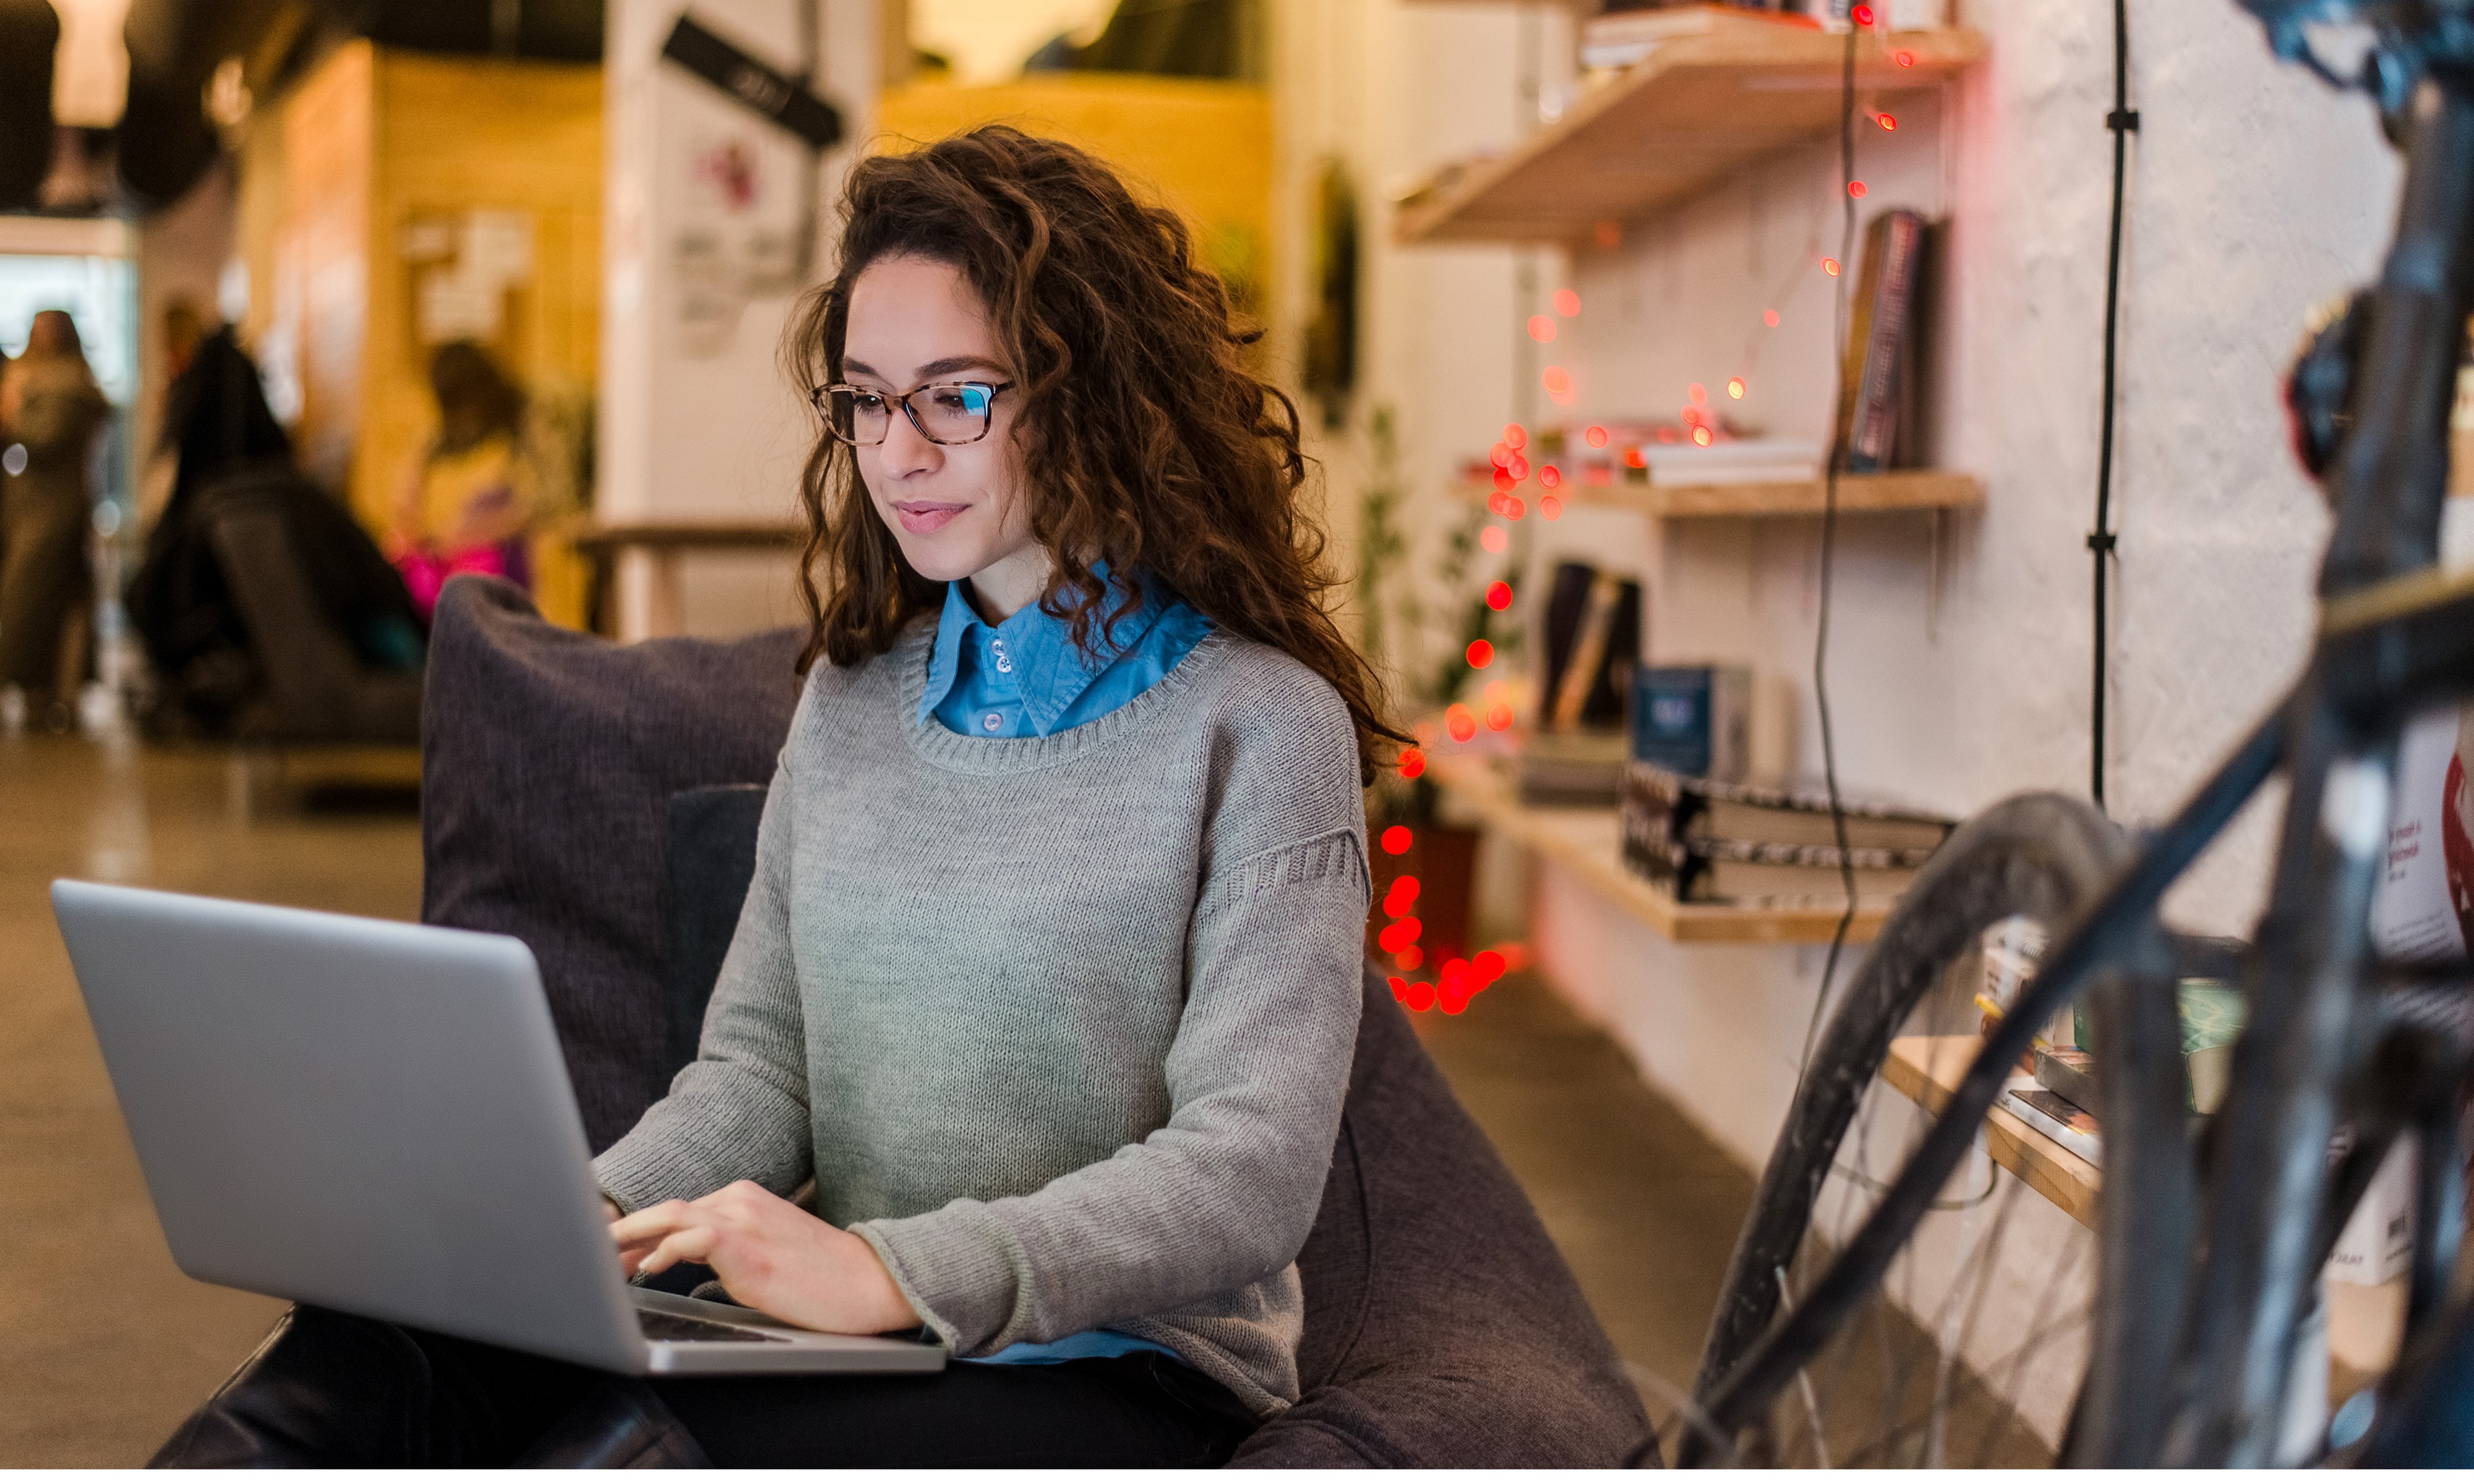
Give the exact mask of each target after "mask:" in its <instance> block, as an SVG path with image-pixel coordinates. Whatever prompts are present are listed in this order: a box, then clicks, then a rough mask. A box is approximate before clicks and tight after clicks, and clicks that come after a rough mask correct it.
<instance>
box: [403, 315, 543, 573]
mask: <svg viewBox="0 0 2474 1484" xmlns="http://www.w3.org/2000/svg"><path fill="white" fill-rule="evenodd" d="M429 389H430V392H431V394H432V395H435V396H436V397H437V399H438V435H437V437H436V438H434V439H433V440H431V442H430V444H429V446H428V447H427V448H426V449H425V450H424V451H423V453H422V455H421V457H420V460H419V462H418V463H417V464H416V465H415V466H414V467H412V468H411V469H410V470H408V471H407V472H406V473H405V476H404V479H403V483H402V485H401V487H400V490H399V491H398V494H397V497H396V508H395V512H394V520H393V528H392V530H391V531H390V532H389V540H388V555H389V557H390V558H391V560H393V561H394V562H395V564H396V569H397V570H398V571H400V572H401V573H402V574H403V580H404V586H407V587H409V588H410V589H411V590H412V600H413V604H414V606H415V607H416V608H418V609H419V610H420V611H421V616H422V619H423V621H424V622H426V621H427V620H428V617H429V614H430V612H431V610H434V609H435V608H436V607H437V606H438V589H440V588H441V587H444V586H447V579H449V577H453V576H455V575H456V574H458V573H462V572H479V573H484V574H487V575H489V576H493V577H504V578H507V579H508V580H510V581H512V582H514V583H515V584H516V585H517V586H521V587H523V588H525V589H526V590H527V591H529V590H530V589H531V587H532V562H531V561H530V558H529V552H528V549H527V546H528V543H527V541H526V534H527V531H528V529H529V528H530V526H531V524H532V522H533V517H534V515H535V514H536V510H537V508H538V505H539V498H538V496H539V491H538V490H537V489H536V488H535V486H536V485H537V483H538V480H537V477H536V472H535V470H534V468H533V461H532V460H531V458H530V457H529V456H528V454H527V450H526V446H525V438H524V394H523V392H522V390H521V389H520V388H519V387H517V386H516V384H515V383H514V382H513V381H512V380H510V379H509V378H508V376H507V374H506V372H504V371H500V370H499V369H498V363H497V362H496V361H494V360H492V359H491V358H490V353H489V352H488V351H487V350H484V349H482V348H481V347H479V346H477V345H474V344H473V343H472V342H471V341H469V340H459V341H456V342H455V343H453V344H452V345H446V346H441V347H438V351H437V353H436V354H434V355H432V356H431V357H430V361H429Z"/></svg>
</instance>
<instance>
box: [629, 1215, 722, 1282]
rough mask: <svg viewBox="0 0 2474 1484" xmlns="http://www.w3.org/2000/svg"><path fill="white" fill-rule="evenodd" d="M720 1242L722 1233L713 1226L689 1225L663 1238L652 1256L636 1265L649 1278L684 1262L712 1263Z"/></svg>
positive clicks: (640, 1272) (639, 1271)
mask: <svg viewBox="0 0 2474 1484" xmlns="http://www.w3.org/2000/svg"><path fill="white" fill-rule="evenodd" d="M719 1244H720V1235H719V1233H716V1232H715V1231H714V1230H713V1229H712V1228H711V1227H688V1228H685V1229H683V1230H681V1231H677V1232H673V1233H670V1234H669V1235H667V1236H666V1237H664V1238H662V1241H661V1244H660V1245H659V1246H657V1247H655V1248H654V1249H653V1252H652V1256H650V1257H646V1258H644V1260H643V1261H642V1262H640V1263H638V1264H637V1265H636V1271H637V1272H638V1273H639V1274H642V1275H643V1276H645V1277H647V1278H649V1277H651V1276H652V1275H653V1274H656V1273H665V1272H667V1271H669V1269H671V1268H672V1267H674V1266H676V1265H678V1264H679V1263H682V1262H703V1263H706V1264H708V1265H710V1263H711V1260H712V1257H713V1250H714V1248H715V1247H716V1246H718V1245H719Z"/></svg>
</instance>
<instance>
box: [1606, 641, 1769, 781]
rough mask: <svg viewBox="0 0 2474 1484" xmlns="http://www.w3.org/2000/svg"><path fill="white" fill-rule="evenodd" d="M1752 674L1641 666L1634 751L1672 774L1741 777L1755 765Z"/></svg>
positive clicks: (1706, 667) (1636, 675)
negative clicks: (1753, 762)
mask: <svg viewBox="0 0 2474 1484" xmlns="http://www.w3.org/2000/svg"><path fill="white" fill-rule="evenodd" d="M1752 753H1753V672H1752V670H1751V669H1750V668H1749V667H1747V666H1744V665H1729V664H1693V665H1652V664H1643V665H1640V666H1638V667H1637V668H1636V669H1635V670H1634V671H1633V680H1632V755H1633V756H1634V757H1636V758H1637V759H1639V760H1640V761H1642V762H1646V763H1655V764H1657V765H1658V766H1659V767H1661V768H1664V769H1666V770H1667V771H1668V772H1670V773H1680V774H1685V775H1687V776H1690V777H1695V778H1728V779H1731V778H1742V777H1744V776H1745V774H1747V773H1748V772H1750V771H1751V769H1752Z"/></svg>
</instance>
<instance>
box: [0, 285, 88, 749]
mask: <svg viewBox="0 0 2474 1484" xmlns="http://www.w3.org/2000/svg"><path fill="white" fill-rule="evenodd" d="M110 418H111V404H110V402H109V401H107V400H105V398H104V395H103V393H102V391H101V390H100V389H99V388H97V387H96V386H95V383H94V372H93V371H91V370H89V369H88V368H87V366H86V364H85V349H84V347H82V346H81V345H80V344H79V341H78V332H77V322H76V321H74V320H71V319H70V318H69V316H68V312H67V311H66V310H61V309H46V310H44V311H42V312H41V313H39V314H37V315H36V316H35V320H34V323H33V325H32V326H31V327H30V328H29V330H28V331H27V335H26V353H25V354H24V355H22V356H20V357H18V358H17V359H16V360H15V361H13V362H11V363H10V365H9V368H8V370H7V371H5V372H0V429H5V430H6V431H5V433H0V444H5V446H4V447H0V692H6V691H8V690H11V689H15V690H16V691H17V692H18V693H19V694H20V695H21V696H22V697H23V703H22V704H24V705H26V706H29V707H30V708H39V710H40V713H41V715H42V716H43V718H44V721H45V724H46V725H47V726H48V727H49V728H50V729H51V730H54V731H66V730H69V728H70V726H71V725H72V723H73V720H74V718H75V715H76V711H75V707H74V702H75V700H76V697H77V690H78V686H79V685H80V683H81V682H84V681H85V655H84V653H83V646H82V645H77V644H75V643H74V642H72V640H71V638H70V636H71V635H72V634H78V633H83V632H84V631H83V630H82V629H79V628H77V627H76V626H74V625H72V623H71V622H70V620H71V618H72V616H73V615H74V614H75V613H76V612H77V610H78V609H79V607H80V606H81V605H83V604H85V603H87V602H90V601H91V600H92V598H93V589H94V573H93V571H92V569H91V567H90V566H89V565H88V562H87V559H86V532H87V530H88V529H89V528H90V526H91V524H92V522H93V519H94V494H93V491H92V490H91V488H90V485H91V480H92V468H91V465H92V461H93V458H94V443H95V439H96V438H97V437H98V436H99V435H100V434H101V433H102V432H103V427H104V424H105V423H106V422H108V421H109V420H110ZM72 651H76V652H72Z"/></svg>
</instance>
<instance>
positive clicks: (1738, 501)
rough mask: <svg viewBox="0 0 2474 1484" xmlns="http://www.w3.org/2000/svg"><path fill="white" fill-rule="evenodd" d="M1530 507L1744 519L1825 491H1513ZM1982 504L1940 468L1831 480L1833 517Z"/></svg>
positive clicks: (1805, 485)
mask: <svg viewBox="0 0 2474 1484" xmlns="http://www.w3.org/2000/svg"><path fill="white" fill-rule="evenodd" d="M1458 488H1459V490H1460V492H1461V494H1462V495H1463V496H1464V497H1465V498H1467V499H1468V500H1469V501H1471V502H1473V503H1483V502H1484V501H1485V500H1486V498H1487V496H1488V495H1490V494H1492V493H1493V492H1494V490H1493V487H1492V486H1491V485H1483V484H1464V485H1461V486H1459V487H1458ZM1515 492H1516V493H1517V494H1518V495H1519V496H1520V497H1521V498H1522V499H1523V500H1526V501H1527V502H1528V503H1529V504H1530V505H1531V506H1532V507H1533V508H1534V507H1535V506H1536V505H1537V503H1538V501H1539V498H1540V496H1541V495H1545V494H1549V493H1551V494H1553V495H1555V496H1556V497H1557V498H1558V499H1561V500H1562V501H1563V502H1564V504H1566V505H1594V506H1599V507H1603V508H1607V509H1613V510H1635V511H1638V512H1640V513H1641V514H1642V515H1653V516H1656V517H1657V518H1659V519H1661V520H1694V519H1710V518H1714V517H1719V516H1728V515H1735V516H1744V515H1820V514H1821V511H1822V505H1823V501H1824V498H1825V496H1826V494H1827V491H1825V490H1824V489H1823V487H1822V482H1821V481H1820V480H1818V479H1807V480H1789V481H1785V482H1783V483H1777V484H1752V485H1632V484H1613V485H1590V484H1580V483H1568V484H1565V485H1564V486H1563V487H1561V488H1560V489H1556V490H1553V491H1546V490H1540V489H1539V488H1538V487H1537V486H1535V485H1526V486H1523V487H1521V488H1520V489H1519V490H1517V491H1515ZM1983 503H1984V486H1983V484H1982V483H1981V482H1980V481H1978V480H1977V477H1976V476H1975V475H1973V474H1960V473H1953V472H1951V471H1949V470H1946V469H1900V470H1897V471H1896V472H1893V473H1888V474H1841V475H1839V476H1838V513H1839V514H1840V515H1861V514H1868V513H1871V512H1876V511H1894V510H1963V509H1968V508H1971V507H1974V506H1977V505H1981V504H1983Z"/></svg>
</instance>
